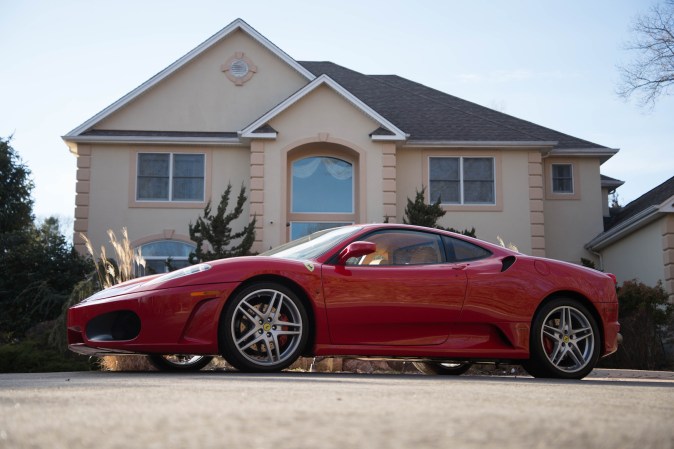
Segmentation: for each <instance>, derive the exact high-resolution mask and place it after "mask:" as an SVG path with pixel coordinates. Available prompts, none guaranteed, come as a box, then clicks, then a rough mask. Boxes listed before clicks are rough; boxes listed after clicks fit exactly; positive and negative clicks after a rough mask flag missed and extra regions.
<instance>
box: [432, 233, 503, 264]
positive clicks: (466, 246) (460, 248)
mask: <svg viewBox="0 0 674 449" xmlns="http://www.w3.org/2000/svg"><path fill="white" fill-rule="evenodd" d="M442 240H443V242H444V244H445V252H446V253H447V261H448V262H467V261H470V260H478V259H484V258H486V257H489V256H490V255H491V251H489V250H486V249H484V248H482V247H480V246H477V245H474V244H472V243H469V242H466V241H465V240H461V239H455V238H452V237H447V236H443V237H442Z"/></svg>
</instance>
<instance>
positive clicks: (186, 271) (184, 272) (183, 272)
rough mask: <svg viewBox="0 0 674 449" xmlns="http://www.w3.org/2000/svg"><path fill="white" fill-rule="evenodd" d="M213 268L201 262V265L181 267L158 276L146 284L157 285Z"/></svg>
mask: <svg viewBox="0 0 674 449" xmlns="http://www.w3.org/2000/svg"><path fill="white" fill-rule="evenodd" d="M210 269H211V266H210V265H209V264H207V263H200V264H199V265H192V266H191V267H185V268H181V269H180V270H176V271H172V272H170V273H166V274H165V275H163V276H159V277H156V278H154V279H152V280H151V281H149V282H146V283H145V284H144V285H155V284H161V283H162V282H166V281H170V280H172V279H177V278H181V277H185V276H189V275H191V274H196V273H201V272H202V271H208V270H210Z"/></svg>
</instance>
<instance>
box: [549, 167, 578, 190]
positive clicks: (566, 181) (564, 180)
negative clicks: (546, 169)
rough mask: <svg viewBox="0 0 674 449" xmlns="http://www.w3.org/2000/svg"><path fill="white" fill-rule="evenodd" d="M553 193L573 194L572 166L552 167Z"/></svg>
mask: <svg viewBox="0 0 674 449" xmlns="http://www.w3.org/2000/svg"><path fill="white" fill-rule="evenodd" d="M552 191H553V192H555V193H573V173H572V168H571V164H553V165H552Z"/></svg>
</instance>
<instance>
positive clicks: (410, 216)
mask: <svg viewBox="0 0 674 449" xmlns="http://www.w3.org/2000/svg"><path fill="white" fill-rule="evenodd" d="M440 200H441V198H440V197H438V199H437V201H436V202H435V203H432V204H426V187H424V186H422V187H421V191H418V190H417V193H416V195H415V197H414V201H412V200H410V199H409V198H407V207H406V208H405V216H404V217H403V223H405V224H409V225H415V226H425V227H427V228H436V229H444V230H446V231H451V232H456V233H459V234H463V235H467V236H470V237H475V228H472V229H471V230H468V229H464V230H463V231H458V230H456V229H454V228H444V227H442V226H440V225H438V220H439V219H440V218H442V217H444V215H445V214H446V211H444V210H443V209H442V206H440Z"/></svg>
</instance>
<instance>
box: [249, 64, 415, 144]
mask: <svg viewBox="0 0 674 449" xmlns="http://www.w3.org/2000/svg"><path fill="white" fill-rule="evenodd" d="M326 88H327V89H329V90H331V91H332V92H334V93H335V94H337V95H338V96H340V97H341V98H342V99H343V100H346V102H348V103H350V105H351V107H352V108H354V109H355V110H356V111H357V112H358V113H360V114H362V115H365V116H367V117H369V118H370V119H372V120H374V123H375V125H376V129H373V130H371V131H370V132H369V133H368V134H369V135H370V137H371V138H372V140H392V141H396V140H405V138H406V137H407V136H406V134H405V132H404V131H402V130H401V129H399V128H398V127H396V126H395V125H394V124H393V123H391V122H389V121H388V120H387V119H386V118H385V117H383V116H382V115H381V114H379V113H378V112H377V111H375V110H374V109H372V108H370V107H369V106H368V105H366V104H365V103H363V102H362V101H361V100H360V99H358V98H357V97H355V96H354V95H353V94H351V93H350V92H349V91H347V90H346V89H344V88H343V87H342V86H340V85H339V84H337V83H336V82H335V81H334V80H333V79H331V78H330V77H329V76H327V75H321V76H319V77H318V78H316V79H315V80H313V81H312V82H311V83H309V84H307V85H306V86H304V87H303V88H302V89H300V90H299V91H297V92H295V93H294V94H293V95H291V96H290V97H288V98H287V99H285V100H284V101H283V102H282V103H279V104H278V105H276V106H275V107H274V108H273V109H271V110H270V111H268V112H267V113H266V114H264V115H263V116H262V117H260V118H259V119H257V120H256V121H255V122H253V123H251V124H250V125H248V126H247V127H246V128H245V129H243V130H242V131H241V133H240V134H241V136H242V137H244V138H245V137H248V138H250V137H263V138H275V137H276V130H274V129H273V126H270V124H269V123H268V122H269V121H270V120H273V119H274V118H275V117H277V116H278V115H279V114H282V113H283V112H284V111H286V110H287V109H289V108H291V107H292V106H294V105H296V104H297V103H299V102H300V101H302V100H304V99H305V98H306V97H308V96H310V95H311V94H313V93H314V92H316V91H320V92H324V91H325V89H326ZM314 97H315V96H314ZM343 119H344V117H341V118H340V117H339V116H336V117H335V118H334V119H333V120H336V121H339V120H343ZM263 128H268V129H267V131H269V130H271V132H270V133H265V134H266V135H264V136H261V135H260V132H261V130H262V129H263Z"/></svg>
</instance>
